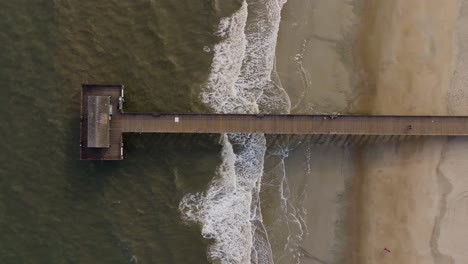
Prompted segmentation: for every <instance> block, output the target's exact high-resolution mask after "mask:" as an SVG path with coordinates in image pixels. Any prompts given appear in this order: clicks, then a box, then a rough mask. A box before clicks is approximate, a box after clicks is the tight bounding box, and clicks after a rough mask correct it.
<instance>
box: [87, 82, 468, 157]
mask: <svg viewBox="0 0 468 264" xmlns="http://www.w3.org/2000/svg"><path fill="white" fill-rule="evenodd" d="M123 95H124V94H123V86H121V85H87V84H86V85H83V89H82V101H81V142H80V144H81V159H88V160H94V159H104V160H120V159H122V157H123V144H122V133H265V134H303V135H306V134H310V135H371V136H374V135H375V136H377V135H382V136H394V135H395V136H468V117H465V116H361V115H338V116H329V115H262V114H257V115H256V114H251V115H248V114H159V113H125V112H123ZM96 96H97V97H106V98H110V101H109V105H108V106H107V107H108V108H109V113H108V115H104V114H103V113H100V115H101V117H100V118H97V119H96V118H95V116H94V115H95V114H96V113H90V111H91V112H93V111H95V110H93V109H94V108H90V107H89V106H88V98H89V97H96ZM93 99H94V98H93ZM101 99H102V98H101ZM94 101H95V100H93V102H94ZM101 101H102V100H101ZM103 107H106V106H103ZM106 119H109V123H106V122H105V120H106ZM96 120H98V121H96ZM92 122H103V123H100V124H101V125H100V126H96V125H95V124H92ZM96 127H98V128H99V129H104V130H106V131H101V133H100V132H99V131H95V130H91V128H92V129H96ZM107 129H108V130H109V131H107ZM103 135H108V137H109V140H108V143H109V147H107V148H95V147H89V146H88V142H94V141H96V140H95V138H93V137H99V136H100V137H101V138H102V137H103ZM100 141H102V140H100Z"/></svg>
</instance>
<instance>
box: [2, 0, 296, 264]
mask: <svg viewBox="0 0 468 264" xmlns="http://www.w3.org/2000/svg"><path fill="white" fill-rule="evenodd" d="M284 3H285V1H283V0H260V1H258V0H257V1H250V0H249V1H246V0H239V1H237V0H232V1H218V0H211V1H206V0H182V1H161V0H159V1H158V0H140V1H129V0H124V1H122V0H118V1H117V0H110V1H105V2H96V1H90V0H84V1H67V0H54V1H49V0H36V1H26V0H18V1H0V26H1V28H2V31H1V32H0V43H2V47H3V50H2V52H1V53H0V67H1V70H0V84H1V88H0V91H1V95H2V96H0V109H1V111H0V117H1V119H2V121H3V122H1V124H0V132H1V135H2V139H3V141H2V152H0V164H1V166H0V175H1V177H0V188H1V192H0V259H1V260H0V262H1V263H211V262H213V263H273V262H274V261H275V258H276V256H278V255H281V254H278V252H276V253H275V252H274V251H275V250H276V248H272V243H271V241H270V240H269V235H268V232H267V229H268V228H267V227H265V226H264V224H263V219H262V203H263V202H268V201H261V199H260V198H259V197H260V192H261V190H262V176H263V168H264V159H265V155H266V153H270V152H269V151H270V150H268V149H267V143H266V142H267V139H266V138H265V136H264V135H261V134H257V135H244V134H237V135H168V134H161V135H156V134H154V135H126V136H125V138H124V142H125V146H126V148H125V160H124V161H121V162H81V161H78V145H79V144H78V141H79V131H78V129H79V95H80V89H81V87H80V85H81V83H84V82H89V83H122V84H125V87H126V97H127V100H128V103H127V105H126V109H128V110H131V111H155V112H216V113H257V112H265V113H270V112H276V113H287V112H289V108H290V102H289V98H288V97H287V94H286V93H285V92H284V90H283V89H282V87H281V85H280V83H279V82H278V79H277V77H276V74H275V71H274V68H275V67H274V63H275V60H274V54H275V47H276V39H277V33H278V28H279V22H280V14H281V9H282V6H283V5H284ZM273 151H274V153H273V154H274V155H277V156H278V157H283V158H282V159H281V158H280V159H279V161H278V162H277V163H275V164H274V167H275V168H278V167H277V166H279V168H280V169H279V172H278V176H277V177H278V179H279V180H278V183H277V184H278V185H277V187H278V189H279V190H280V191H279V193H280V196H279V199H280V200H281V201H283V202H282V203H280V204H279V205H278V208H274V210H285V212H288V213H287V214H286V215H290V216H292V218H291V219H292V220H291V219H290V218H288V217H286V219H285V220H284V221H285V224H286V227H287V229H288V230H291V232H292V233H291V232H290V233H288V234H286V236H287V237H288V239H287V242H285V243H283V244H284V245H281V246H280V247H279V248H281V250H282V248H288V243H291V242H290V241H291V239H289V237H290V236H292V237H297V239H299V238H300V236H301V234H302V231H301V228H302V225H301V223H300V222H298V221H297V219H298V216H297V215H296V214H295V213H291V210H293V211H294V210H295V209H294V208H291V206H290V205H287V204H288V203H287V202H286V200H287V197H286V196H285V195H287V192H283V190H285V179H284V178H285V175H284V170H281V168H284V162H283V159H284V157H286V156H287V153H283V152H281V150H273ZM270 207H271V206H270ZM283 246H284V247H283Z"/></svg>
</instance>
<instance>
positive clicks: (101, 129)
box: [87, 96, 110, 148]
mask: <svg viewBox="0 0 468 264" xmlns="http://www.w3.org/2000/svg"><path fill="white" fill-rule="evenodd" d="M109 106H110V96H88V120H89V121H88V144H87V146H88V148H108V147H109V129H110V125H109V121H110V120H109Z"/></svg>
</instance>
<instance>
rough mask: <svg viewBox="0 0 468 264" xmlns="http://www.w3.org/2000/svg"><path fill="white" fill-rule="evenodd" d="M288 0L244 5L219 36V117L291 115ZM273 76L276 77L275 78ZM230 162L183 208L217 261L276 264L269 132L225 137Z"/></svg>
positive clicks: (215, 86)
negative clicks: (284, 34)
mask: <svg viewBox="0 0 468 264" xmlns="http://www.w3.org/2000/svg"><path fill="white" fill-rule="evenodd" d="M285 2H286V1H282V0H256V1H252V3H248V2H247V1H244V2H243V4H242V6H241V8H240V9H239V10H238V11H237V12H235V13H234V14H233V15H232V16H231V17H227V18H223V19H222V20H221V21H220V23H219V26H218V30H217V32H216V34H217V35H218V36H220V37H221V38H222V40H221V42H220V43H218V44H217V45H215V47H214V48H213V52H214V58H213V62H212V65H211V73H210V76H209V78H208V81H207V83H206V85H205V87H204V89H203V91H202V93H201V95H200V97H201V100H202V101H203V102H204V103H206V104H207V105H209V106H210V107H211V108H212V109H213V110H214V111H215V112H217V113H258V112H282V113H286V112H289V109H290V102H289V98H288V97H287V95H286V93H285V92H284V90H283V89H282V88H281V86H280V85H278V84H277V83H275V82H274V81H273V80H274V74H275V73H274V63H275V48H276V40H277V34H278V29H279V22H280V13H281V8H282V6H283V4H284V3H285ZM272 76H273V77H272ZM221 143H222V146H223V149H222V153H221V156H222V164H221V165H220V166H219V168H218V171H217V173H216V176H215V177H214V179H213V180H212V181H211V183H210V185H209V187H208V189H207V190H206V192H204V193H192V194H187V195H186V196H185V197H184V198H183V199H182V201H181V203H180V205H179V209H180V211H181V212H182V216H183V218H184V219H185V220H186V221H192V222H196V223H199V224H200V225H201V226H202V235H203V237H205V238H207V239H212V240H213V243H212V244H211V246H210V248H209V249H208V253H209V257H210V258H211V259H212V261H213V262H216V263H273V260H272V252H271V246H270V243H269V241H268V235H267V233H266V231H265V228H264V226H263V221H262V214H261V206H260V199H259V193H260V188H261V179H262V175H263V163H264V158H265V151H266V140H265V137H264V135H263V134H225V135H223V136H222V140H221Z"/></svg>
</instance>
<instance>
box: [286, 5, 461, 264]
mask: <svg viewBox="0 0 468 264" xmlns="http://www.w3.org/2000/svg"><path fill="white" fill-rule="evenodd" d="M357 2H361V3H360V4H358V3H357ZM277 58H278V61H277V63H278V66H277V69H278V73H279V75H280V78H281V81H282V84H283V86H284V88H285V90H286V91H287V92H288V94H289V95H290V97H291V102H292V106H293V109H292V111H293V112H306V113H312V112H333V111H338V112H347V111H350V112H363V113H372V114H407V115H411V114H463V115H467V114H468V107H467V106H468V89H467V87H468V1H466V0H463V1H456V0H447V1H440V0H423V1H421V0H386V1H380V0H367V1H339V0H336V1H333V0H332V1H325V0H323V1H320V0H317V1H309V0H290V1H289V2H288V3H287V4H286V6H285V9H284V12H283V21H282V26H281V29H280V36H279V43H278V51H277ZM296 151H297V153H298V154H295V155H293V156H291V157H290V158H289V159H290V160H289V161H288V162H287V165H288V166H287V170H288V177H289V180H290V184H291V186H293V187H292V189H294V186H300V185H301V184H304V182H305V186H306V189H307V192H308V194H309V195H308V198H307V200H306V201H305V202H304V203H303V205H304V207H305V208H306V210H307V211H308V214H307V217H306V219H305V220H306V222H307V223H308V224H307V226H308V231H309V232H308V233H307V234H306V235H305V237H304V239H303V242H302V245H301V247H303V248H304V249H306V250H307V251H308V252H309V253H310V254H311V255H313V256H315V257H317V258H318V259H320V260H323V261H325V262H326V263H335V262H338V263H357V264H365V263H411V264H413V263H415V264H417V263H424V264H426V263H437V264H439V263H440V264H445V263H468V254H467V253H466V252H465V250H464V249H465V248H466V245H467V244H468V229H467V228H466V224H467V223H468V200H467V198H466V197H468V194H467V193H468V180H467V179H468V162H466V161H465V159H466V158H467V156H468V139H463V138H456V139H450V140H448V139H446V138H439V139H426V140H419V141H414V142H408V143H396V144H387V145H380V146H372V147H365V148H355V149H354V150H353V151H352V152H350V155H349V156H350V157H348V156H346V155H343V153H341V152H339V151H334V152H333V151H328V152H326V151H325V152H324V150H320V149H315V150H313V151H312V154H311V155H312V157H315V159H313V160H314V162H311V163H310V165H311V166H312V167H313V169H312V171H313V173H312V174H310V175H304V172H303V170H304V165H303V166H298V165H297V164H298V160H300V159H304V156H303V155H305V153H306V151H305V149H302V150H301V149H298V150H296ZM322 153H323V155H321V154H322ZM301 155H302V156H301ZM293 164H294V165H297V166H293ZM337 164H338V165H339V164H341V165H343V164H346V166H345V167H346V168H349V170H347V171H345V172H343V171H341V170H339V169H337V167H336V166H337ZM341 165H340V166H341ZM349 178H352V181H350V182H351V183H352V188H350V189H347V190H348V191H350V192H349V193H350V194H351V196H346V195H345V196H342V194H343V191H344V190H345V186H346V184H347V179H349ZM324 179H326V180H324ZM333 197H335V198H337V199H333ZM340 197H345V198H346V197H348V198H347V199H346V201H344V202H343V201H341V200H340V199H338V198H340ZM343 205H349V206H348V210H347V211H345V210H344V209H343ZM344 212H346V213H347V214H346V215H345V214H344ZM340 220H341V221H345V224H344V225H343V226H344V227H345V228H346V230H347V232H348V233H347V235H344V234H343V233H342V231H343V230H342V229H341V228H340ZM343 242H347V243H348V246H347V249H346V252H345V254H343V253H342V251H340V249H343V248H340V246H341V245H342V244H343ZM384 247H388V248H390V249H391V250H392V252H391V253H387V254H384V252H383V248H384ZM340 254H343V255H342V256H344V258H341V257H340V256H338V255H340ZM301 263H318V262H317V260H316V259H311V258H307V257H304V258H303V259H302V261H301Z"/></svg>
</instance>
